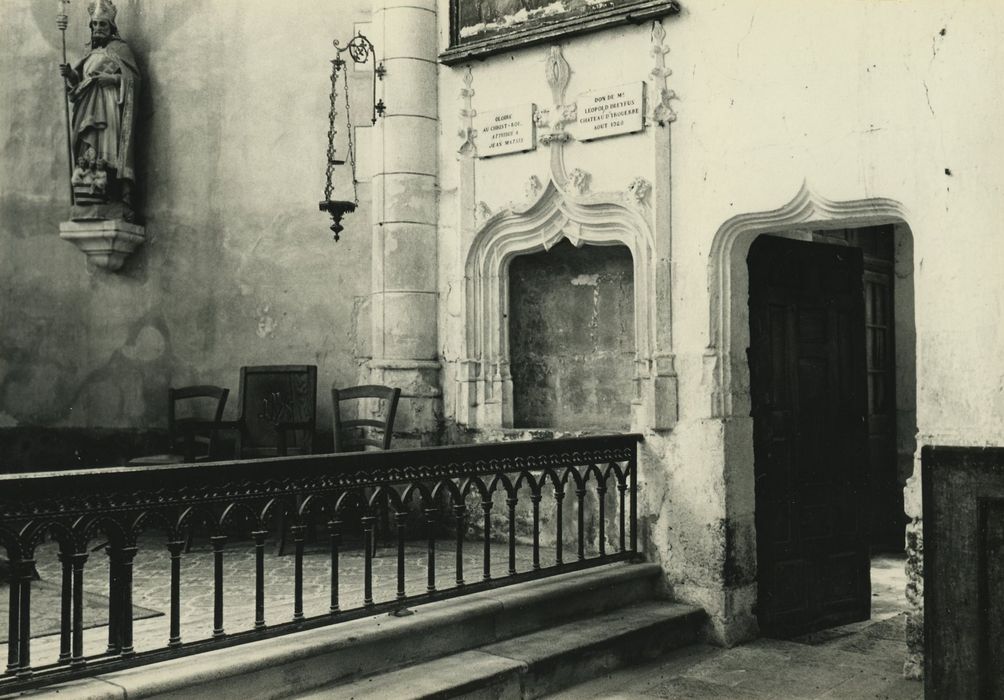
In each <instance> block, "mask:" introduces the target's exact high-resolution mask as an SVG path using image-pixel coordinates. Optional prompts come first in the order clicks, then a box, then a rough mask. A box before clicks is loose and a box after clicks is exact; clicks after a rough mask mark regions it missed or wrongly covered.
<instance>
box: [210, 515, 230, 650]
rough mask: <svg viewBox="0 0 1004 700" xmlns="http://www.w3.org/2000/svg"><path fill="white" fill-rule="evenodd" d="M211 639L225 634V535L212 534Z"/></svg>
mask: <svg viewBox="0 0 1004 700" xmlns="http://www.w3.org/2000/svg"><path fill="white" fill-rule="evenodd" d="M209 541H210V542H212V544H213V639H220V638H221V637H225V636H227V633H226V630H225V629H224V627H223V547H224V545H225V544H226V543H227V536H226V535H213V536H212V537H210V538H209Z"/></svg>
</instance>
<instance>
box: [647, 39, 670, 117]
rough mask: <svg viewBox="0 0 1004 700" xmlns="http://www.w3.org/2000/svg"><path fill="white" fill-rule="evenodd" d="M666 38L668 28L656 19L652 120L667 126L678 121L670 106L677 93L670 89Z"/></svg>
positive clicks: (653, 44)
mask: <svg viewBox="0 0 1004 700" xmlns="http://www.w3.org/2000/svg"><path fill="white" fill-rule="evenodd" d="M665 40H666V28H665V27H663V26H662V22H660V21H658V20H656V21H655V22H653V23H652V56H653V57H654V58H655V67H654V68H652V72H651V73H650V75H651V76H652V82H653V87H654V88H655V89H656V92H657V95H656V99H654V100H652V112H651V115H650V116H651V119H652V121H654V122H656V123H657V124H659V126H665V125H666V124H667V123H668V122H672V121H676V112H674V111H673V108H672V107H671V106H670V104H669V101H670V100H672V99H674V98H675V97H676V93H675V92H673V91H672V90H670V89H669V85H668V80H667V78H669V76H670V75H672V74H673V71H671V70H670V69H669V68H667V67H666V54H668V53H669V47H668V46H666V45H665V44H664V42H665Z"/></svg>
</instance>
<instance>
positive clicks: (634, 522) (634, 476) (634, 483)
mask: <svg viewBox="0 0 1004 700" xmlns="http://www.w3.org/2000/svg"><path fill="white" fill-rule="evenodd" d="M628 469H630V470H631V473H630V477H631V494H630V496H629V497H630V499H631V552H632V553H637V552H638V453H637V451H636V449H632V450H631V459H630V460H629V461H628Z"/></svg>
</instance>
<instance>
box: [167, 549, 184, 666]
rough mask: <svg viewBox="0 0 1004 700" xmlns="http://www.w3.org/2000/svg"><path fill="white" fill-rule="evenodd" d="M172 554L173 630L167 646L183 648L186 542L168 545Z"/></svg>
mask: <svg viewBox="0 0 1004 700" xmlns="http://www.w3.org/2000/svg"><path fill="white" fill-rule="evenodd" d="M167 550H168V551H169V552H170V553H171V630H170V632H169V633H168V634H169V636H168V638H167V646H169V647H172V648H173V647H180V646H181V553H182V552H184V551H185V540H174V541H172V542H168V543H167Z"/></svg>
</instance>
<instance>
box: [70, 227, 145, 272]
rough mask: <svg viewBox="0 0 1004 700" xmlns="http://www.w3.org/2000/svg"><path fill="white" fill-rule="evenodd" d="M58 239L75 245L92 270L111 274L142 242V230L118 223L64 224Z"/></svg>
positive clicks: (143, 237) (141, 228)
mask: <svg viewBox="0 0 1004 700" xmlns="http://www.w3.org/2000/svg"><path fill="white" fill-rule="evenodd" d="M59 237H60V238H62V239H63V240H64V241H69V242H70V243H72V244H73V245H75V246H77V248H79V249H80V251H81V252H82V253H84V255H86V256H87V262H88V263H90V264H92V265H94V267H97V268H100V269H102V270H108V271H109V272H115V271H116V270H119V269H121V268H122V264H123V263H124V262H125V259H126V258H127V257H129V255H130V253H132V252H133V251H134V250H136V248H138V247H139V246H141V245H142V244H143V242H144V241H146V230H145V229H144V227H142V226H138V225H136V224H130V223H126V222H125V221H120V220H113V221H106V220H102V221H64V222H62V223H61V224H59Z"/></svg>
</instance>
